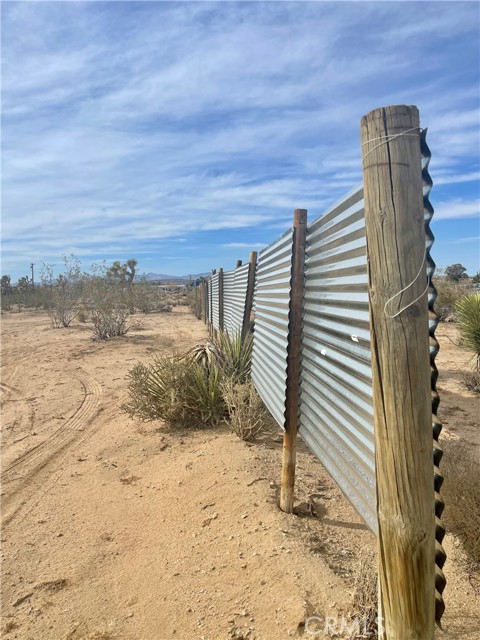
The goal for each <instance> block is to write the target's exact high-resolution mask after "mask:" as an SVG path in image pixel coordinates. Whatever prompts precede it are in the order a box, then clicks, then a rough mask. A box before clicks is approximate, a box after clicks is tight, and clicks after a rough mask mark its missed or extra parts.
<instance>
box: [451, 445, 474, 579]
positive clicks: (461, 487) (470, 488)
mask: <svg viewBox="0 0 480 640" xmlns="http://www.w3.org/2000/svg"><path fill="white" fill-rule="evenodd" d="M442 446H443V450H444V456H443V458H442V472H443V475H444V476H445V482H444V484H443V487H442V497H443V499H444V501H445V511H444V514H443V521H444V523H445V527H446V529H447V531H450V532H451V533H453V534H454V535H455V536H457V537H458V539H459V540H460V541H461V543H462V546H463V550H464V552H465V555H466V559H467V563H468V565H469V568H470V569H471V570H472V571H480V536H479V535H478V532H479V531H480V463H479V461H478V459H477V457H476V455H475V447H471V448H469V447H468V445H466V444H465V443H464V442H462V441H456V440H449V441H445V442H443V443H442ZM472 449H473V450H472Z"/></svg>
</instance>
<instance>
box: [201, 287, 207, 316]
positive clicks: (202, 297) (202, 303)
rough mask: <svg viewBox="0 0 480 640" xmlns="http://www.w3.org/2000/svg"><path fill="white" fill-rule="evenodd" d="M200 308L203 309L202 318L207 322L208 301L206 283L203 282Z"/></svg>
mask: <svg viewBox="0 0 480 640" xmlns="http://www.w3.org/2000/svg"><path fill="white" fill-rule="evenodd" d="M200 308H201V316H200V317H201V318H202V320H203V321H204V322H207V301H206V291H205V282H204V281H203V280H202V282H200Z"/></svg>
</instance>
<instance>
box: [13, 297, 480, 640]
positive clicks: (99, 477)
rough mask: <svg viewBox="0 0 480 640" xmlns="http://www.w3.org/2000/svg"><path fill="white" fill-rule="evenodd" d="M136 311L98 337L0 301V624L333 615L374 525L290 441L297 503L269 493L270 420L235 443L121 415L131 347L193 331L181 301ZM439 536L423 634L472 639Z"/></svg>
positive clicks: (273, 440)
mask: <svg viewBox="0 0 480 640" xmlns="http://www.w3.org/2000/svg"><path fill="white" fill-rule="evenodd" d="M135 318H136V319H137V318H138V320H139V321H141V323H142V325H143V326H141V327H137V328H136V329H135V330H134V331H132V332H131V333H130V334H128V335H127V336H125V337H123V338H118V339H114V340H111V341H108V342H104V343H100V342H94V341H92V339H91V333H90V330H89V328H88V326H87V325H84V324H83V325H82V324H75V325H74V326H72V327H71V328H69V329H62V330H53V329H50V328H49V322H48V318H47V316H46V315H45V314H43V313H41V312H23V313H8V314H5V315H3V316H2V334H3V339H2V383H1V389H2V414H3V419H2V431H1V436H2V455H3V460H2V494H1V496H2V510H3V529H2V559H3V582H2V598H3V622H2V624H3V637H5V638H17V639H22V640H30V639H31V640H57V639H58V640H81V639H84V640H86V639H87V638H89V639H91V640H93V639H103V640H110V639H113V638H118V639H121V640H164V639H170V638H178V639H180V640H181V639H185V640H193V639H198V640H201V639H202V638H203V639H205V640H207V639H208V640H216V639H223V638H245V639H246V638H248V639H249V640H254V639H256V640H274V639H275V640H276V639H282V638H288V637H297V636H299V635H301V634H302V633H303V632H304V627H303V626H302V624H303V623H304V621H305V619H306V617H307V616H309V615H316V616H318V617H319V618H322V619H323V618H324V617H326V616H331V617H332V616H342V615H346V614H347V613H348V611H349V610H350V607H351V594H350V589H351V576H352V569H353V567H354V564H355V561H356V557H357V555H358V553H359V550H360V549H362V548H364V547H367V548H373V547H374V539H373V536H372V535H371V534H370V532H369V531H368V530H367V529H366V527H365V526H364V525H363V524H362V522H361V520H360V519H359V517H358V516H357V515H356V513H355V511H354V510H353V508H352V507H351V506H350V505H349V504H348V503H347V502H346V500H345V499H344V498H343V496H342V494H341V493H340V492H339V490H338V489H337V488H336V486H335V485H334V483H333V482H332V481H331V479H330V478H329V476H328V475H327V474H326V473H325V471H324V470H323V468H322V466H321V465H320V463H319V462H317V461H316V460H315V459H314V457H313V456H312V455H310V454H309V453H308V452H307V451H306V450H305V448H304V447H301V448H300V452H299V456H298V477H297V502H298V506H297V514H296V515H294V516H288V515H286V514H284V513H282V512H281V511H280V510H279V509H278V507H277V498H278V481H279V476H280V461H281V437H280V434H276V433H274V434H269V435H267V436H265V437H264V438H263V439H262V440H260V441H259V442H256V443H255V444H252V445H247V444H245V443H243V442H241V441H240V440H238V439H237V438H236V437H235V436H234V435H232V434H230V433H229V432H228V430H227V429H226V428H223V427H222V428H217V429H214V430H204V431H201V430H197V431H186V432H178V431H176V432H173V431H171V430H168V429H167V428H165V426H163V425H162V424H160V423H141V422H138V421H135V420H132V419H130V418H129V417H128V416H127V415H126V414H124V413H122V411H121V410H120V405H121V404H122V402H123V401H124V400H125V399H126V387H127V372H128V370H129V369H130V368H131V367H132V365H133V364H134V363H135V362H137V361H143V362H148V361H149V360H151V358H152V357H153V356H154V355H155V354H159V353H164V352H169V351H171V350H172V349H173V348H175V349H179V350H182V349H186V348H188V347H190V346H192V345H193V344H194V343H195V342H196V341H198V340H200V339H202V338H204V337H206V329H205V326H204V325H203V323H201V322H200V321H198V320H196V319H194V318H193V317H192V316H191V315H190V314H189V313H188V312H187V310H186V309H184V308H180V307H179V308H176V309H175V310H174V313H172V314H159V315H151V316H135ZM438 334H439V337H440V340H441V342H442V351H441V352H440V356H439V358H438V364H439V367H440V368H441V371H442V375H441V379H440V384H439V388H440V393H441V398H442V411H441V417H442V418H443V420H444V422H445V431H446V436H445V437H450V438H457V439H465V440H466V441H467V442H469V443H471V446H474V447H478V446H479V442H478V435H477V433H478V431H477V427H478V399H477V398H475V396H474V394H472V393H470V392H468V391H464V390H463V389H462V387H461V385H460V382H459V380H458V370H459V369H461V368H464V367H465V366H466V362H467V360H468V355H467V354H466V353H465V352H464V351H462V350H461V349H459V348H458V347H456V346H455V345H454V344H453V342H451V340H453V341H455V340H456V335H455V329H454V327H452V326H447V325H443V326H442V327H441V329H440V330H439V332H438ZM446 547H447V551H448V552H449V556H450V558H449V561H448V564H447V565H446V575H447V579H448V587H447V592H446V594H445V596H446V603H447V613H446V615H445V618H444V632H440V631H439V632H438V634H437V635H438V637H445V638H462V639H463V638H465V639H467V640H468V639H472V640H473V639H474V638H476V639H478V638H479V637H480V633H479V631H478V629H479V628H480V618H479V616H478V612H477V609H478V600H477V599H476V597H475V592H474V590H473V588H472V586H471V584H470V583H469V581H468V579H467V577H466V575H465V574H464V572H463V570H462V565H461V555H460V554H461V552H460V550H459V546H458V544H457V541H455V540H454V539H453V538H452V537H451V536H447V539H446ZM304 635H305V637H321V638H323V637H325V636H324V635H316V636H314V635H310V636H309V634H304ZM340 637H344V636H343V635H341V636H340Z"/></svg>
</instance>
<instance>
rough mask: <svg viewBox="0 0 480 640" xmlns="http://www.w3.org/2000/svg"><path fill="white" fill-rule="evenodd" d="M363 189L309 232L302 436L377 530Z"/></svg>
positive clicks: (301, 402)
mask: <svg viewBox="0 0 480 640" xmlns="http://www.w3.org/2000/svg"><path fill="white" fill-rule="evenodd" d="M367 284H368V276H367V255H366V242H365V212H364V205H363V190H362V189H361V188H360V189H357V190H356V191H354V192H353V193H350V194H348V195H347V196H346V197H345V198H344V199H343V200H342V201H341V202H340V203H338V204H337V205H335V206H334V207H332V208H331V209H330V210H329V211H327V212H326V213H325V214H324V215H323V216H321V217H320V218H318V219H317V220H315V221H314V222H313V223H312V224H311V225H309V226H308V228H307V250H306V260H305V292H304V304H303V340H302V351H301V376H300V392H301V399H300V416H299V434H300V436H301V437H302V438H303V439H304V440H305V441H306V442H307V444H308V445H309V447H310V448H311V449H312V451H313V452H314V453H315V455H316V456H317V457H318V458H319V459H320V460H321V461H322V463H323V465H324V466H325V468H326V469H327V470H328V472H329V473H330V474H331V476H332V477H333V478H334V479H335V481H336V482H337V484H338V485H339V487H340V488H341V489H342V491H343V492H344V493H345V495H346V496H347V498H348V499H349V500H350V501H351V503H352V504H353V505H354V506H355V508H356V509H357V511H358V512H359V513H360V515H361V516H362V518H363V520H364V521H365V522H366V523H367V524H368V526H369V527H370V528H371V529H372V530H376V506H375V457H374V433H373V406H372V370H371V361H370V360H371V357H370V329H369V315H368V288H367Z"/></svg>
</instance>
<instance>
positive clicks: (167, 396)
mask: <svg viewBox="0 0 480 640" xmlns="http://www.w3.org/2000/svg"><path fill="white" fill-rule="evenodd" d="M128 376H129V378H130V384H129V387H128V390H129V396H130V398H129V401H128V402H127V403H125V404H124V405H123V406H122V408H123V410H124V411H126V412H127V413H128V414H129V415H130V416H132V417H138V418H140V419H141V420H158V419H160V420H164V421H165V422H167V423H168V424H170V425H178V426H187V427H188V426H190V427H191V426H197V425H198V424H199V423H200V424H202V425H212V424H215V423H216V422H218V421H219V420H221V419H222V418H223V417H224V415H225V413H226V407H225V402H224V400H223V396H222V389H221V382H222V372H221V369H220V368H219V367H217V366H216V365H214V364H212V365H211V366H210V367H208V368H207V367H205V366H203V365H202V364H199V363H198V362H195V361H193V360H192V359H187V358H185V356H184V355H183V356H180V355H177V354H176V355H174V356H172V357H166V356H161V357H159V358H156V359H155V361H154V362H153V364H151V365H148V366H147V365H143V364H137V365H135V366H134V367H133V369H131V371H130V372H129V374H128Z"/></svg>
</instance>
